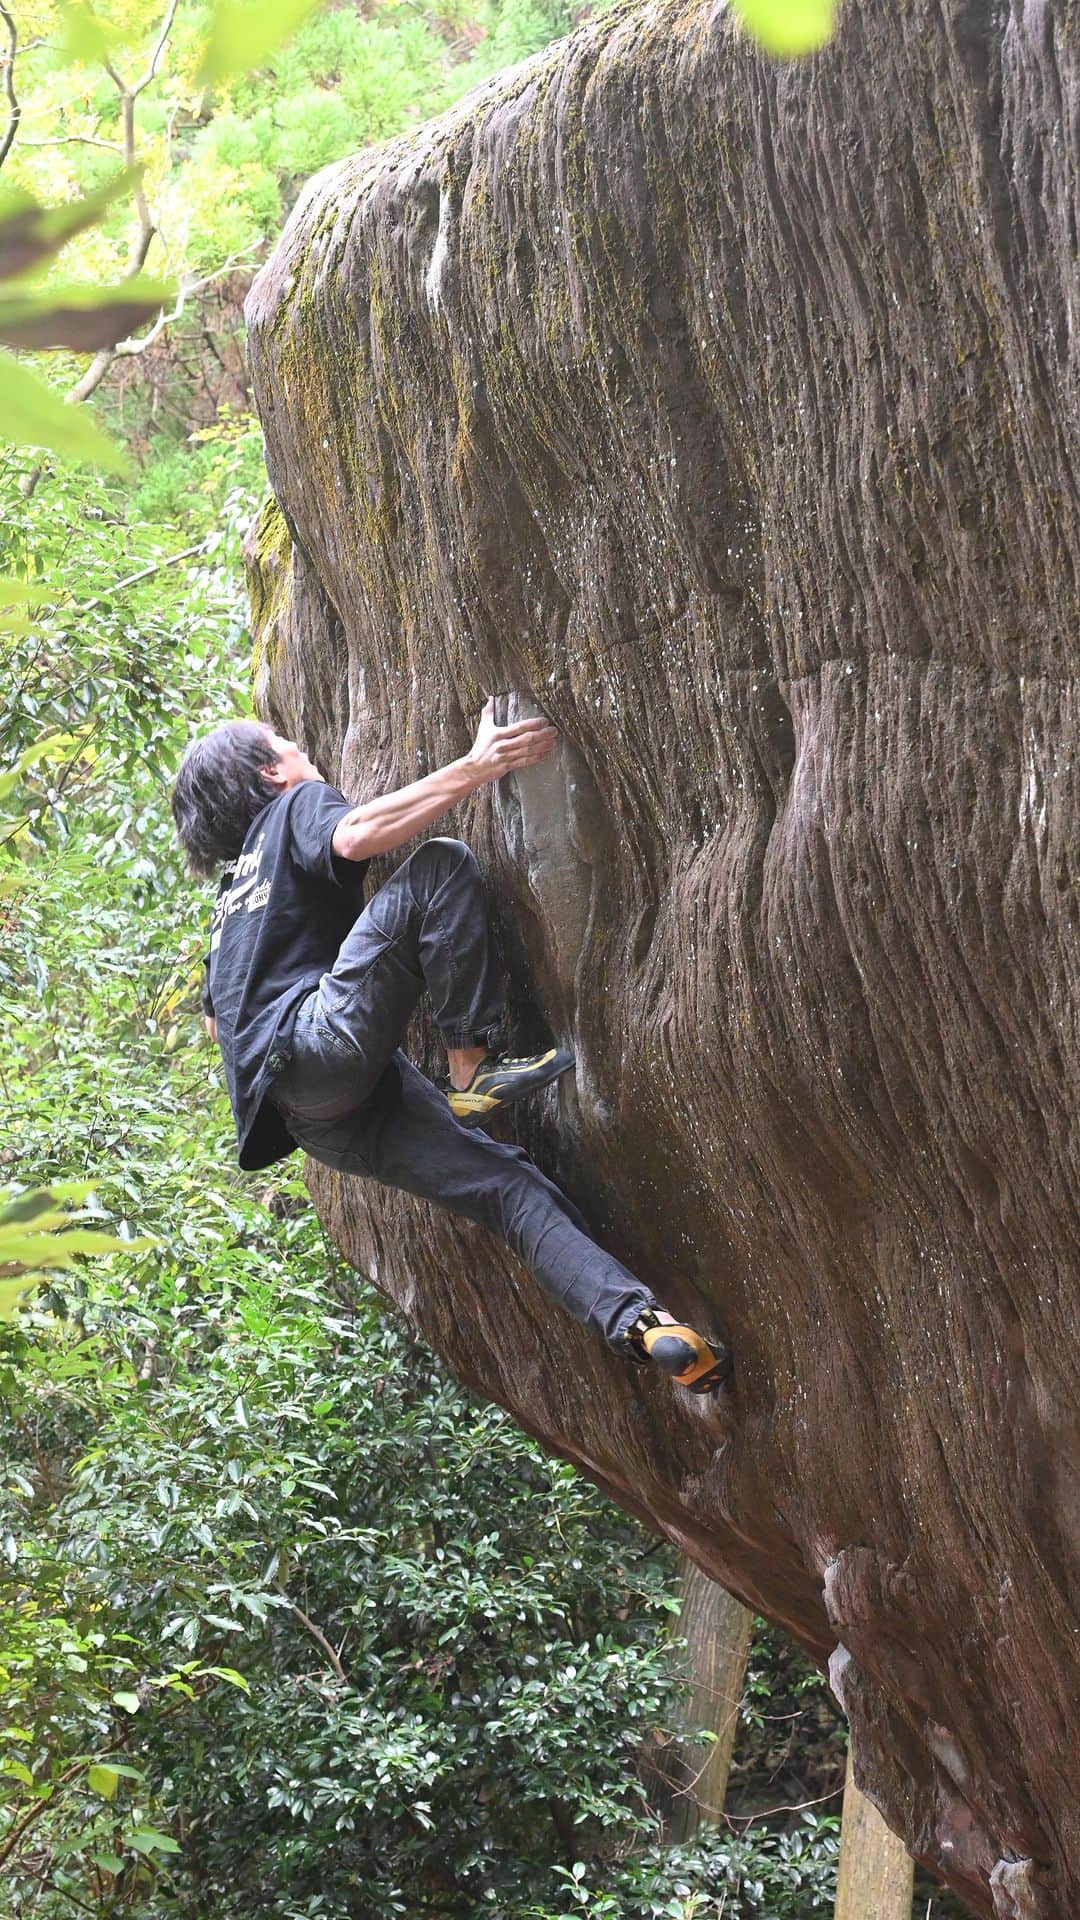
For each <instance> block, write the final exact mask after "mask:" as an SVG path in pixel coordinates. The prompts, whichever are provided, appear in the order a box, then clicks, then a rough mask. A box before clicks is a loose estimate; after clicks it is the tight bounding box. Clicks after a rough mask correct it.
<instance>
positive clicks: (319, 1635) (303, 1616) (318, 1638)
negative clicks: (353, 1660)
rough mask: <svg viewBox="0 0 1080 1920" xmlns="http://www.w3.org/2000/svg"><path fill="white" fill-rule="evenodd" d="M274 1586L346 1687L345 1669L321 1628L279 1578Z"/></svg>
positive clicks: (347, 1682)
mask: <svg viewBox="0 0 1080 1920" xmlns="http://www.w3.org/2000/svg"><path fill="white" fill-rule="evenodd" d="M274 1587H275V1590H276V1591H277V1592H278V1593H280V1595H281V1597H282V1599H283V1600H284V1602H285V1604H286V1606H287V1607H288V1608H289V1611H290V1612H291V1613H293V1614H295V1615H296V1618H297V1619H298V1620H299V1622H300V1624H301V1626H302V1627H306V1629H307V1631H308V1633H310V1635H311V1637H312V1639H313V1640H314V1641H315V1642H316V1644H317V1645H318V1646H320V1647H321V1648H322V1650H323V1652H324V1653H325V1655H326V1657H327V1659H328V1660H329V1662H330V1665H331V1667H332V1668H333V1670H334V1672H335V1674H336V1675H337V1677H338V1679H339V1680H340V1681H341V1683H342V1685H343V1686H346V1687H347V1686H348V1684H349V1678H348V1675H347V1673H346V1672H345V1669H344V1667H343V1666H342V1664H341V1661H340V1659H339V1657H338V1655H337V1653H336V1652H335V1651H334V1648H333V1647H332V1646H331V1644H330V1642H329V1640H328V1639H327V1637H326V1635H325V1633H324V1632H323V1630H322V1628H321V1627H319V1626H316V1624H315V1622H314V1620H313V1619H312V1618H311V1615H310V1614H307V1613H305V1612H304V1609H303V1607H298V1606H297V1604H296V1601H295V1600H294V1599H293V1598H292V1596H291V1595H290V1594H288V1593H286V1591H285V1589H284V1587H283V1586H282V1584H281V1582H280V1580H275V1581H274Z"/></svg>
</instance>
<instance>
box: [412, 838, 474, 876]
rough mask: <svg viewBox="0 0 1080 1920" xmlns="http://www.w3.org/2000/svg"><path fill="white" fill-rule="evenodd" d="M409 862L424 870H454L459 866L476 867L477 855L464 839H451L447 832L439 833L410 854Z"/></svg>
mask: <svg viewBox="0 0 1080 1920" xmlns="http://www.w3.org/2000/svg"><path fill="white" fill-rule="evenodd" d="M409 864H410V866H415V867H419V868H420V869H421V871H423V872H427V871H429V870H432V869H438V870H440V871H442V870H447V871H453V870H454V869H456V868H458V867H475V866H476V855H475V854H474V852H473V850H472V848H471V847H469V846H467V845H466V844H465V841H464V840H451V839H450V838H448V837H447V836H446V835H445V834H440V833H437V834H434V835H433V836H432V838H431V839H430V840H425V841H424V842H423V844H422V846H419V847H417V849H416V852H415V853H413V854H410V855H409Z"/></svg>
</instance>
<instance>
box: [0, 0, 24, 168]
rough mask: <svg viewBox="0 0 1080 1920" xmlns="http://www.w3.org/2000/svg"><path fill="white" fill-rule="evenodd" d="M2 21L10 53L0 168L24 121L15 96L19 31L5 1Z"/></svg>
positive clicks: (0, 15)
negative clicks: (5, 117) (6, 120)
mask: <svg viewBox="0 0 1080 1920" xmlns="http://www.w3.org/2000/svg"><path fill="white" fill-rule="evenodd" d="M0 20H3V22H4V25H5V26H6V27H7V31H8V52H7V57H6V59H5V60H4V62H3V67H4V92H5V93H6V94H7V98H8V123H7V128H6V130H5V133H4V137H3V140H0V167H2V166H3V164H4V161H5V160H6V159H7V157H8V154H9V153H10V152H11V147H12V142H13V141H14V139H15V135H16V133H17V132H18V129H19V121H20V120H21V119H22V108H21V107H20V105H19V102H18V99H17V97H16V94H15V55H16V53H17V52H18V46H19V36H18V30H17V28H16V26H15V21H14V18H13V16H12V13H11V9H10V7H7V6H5V5H4V4H3V0H0Z"/></svg>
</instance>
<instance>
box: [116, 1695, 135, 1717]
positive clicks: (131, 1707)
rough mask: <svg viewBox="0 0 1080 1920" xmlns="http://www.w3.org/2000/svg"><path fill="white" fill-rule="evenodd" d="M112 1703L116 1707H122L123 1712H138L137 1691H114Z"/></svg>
mask: <svg viewBox="0 0 1080 1920" xmlns="http://www.w3.org/2000/svg"><path fill="white" fill-rule="evenodd" d="M113 1704H114V1706H117V1707H123V1709H124V1712H125V1713H138V1711H139V1696H138V1694H137V1693H123V1692H121V1693H114V1694H113Z"/></svg>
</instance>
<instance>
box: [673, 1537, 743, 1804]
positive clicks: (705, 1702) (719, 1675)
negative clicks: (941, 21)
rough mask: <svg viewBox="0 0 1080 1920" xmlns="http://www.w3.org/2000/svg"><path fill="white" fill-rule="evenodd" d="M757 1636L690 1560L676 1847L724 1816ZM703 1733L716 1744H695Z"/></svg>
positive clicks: (682, 1615)
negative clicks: (748, 1664)
mask: <svg viewBox="0 0 1080 1920" xmlns="http://www.w3.org/2000/svg"><path fill="white" fill-rule="evenodd" d="M753 1630H754V1616H753V1614H752V1613H750V1612H749V1610H748V1609H747V1608H746V1607H744V1606H742V1605H741V1604H740V1602H739V1601H738V1600H736V1599H734V1598H733V1597H732V1595H731V1594H730V1593H725V1592H724V1589H723V1587H718V1586H717V1584H716V1581H715V1580H710V1579H709V1576H708V1574H707V1573H702V1571H701V1568H700V1567H697V1566H695V1565H694V1562H693V1561H692V1560H684V1561H683V1572H682V1605H681V1607H680V1609H679V1626H678V1631H679V1633H680V1634H681V1635H682V1637H683V1639H685V1641H686V1643H687V1661H688V1666H689V1671H690V1679H691V1693H690V1697H689V1700H688V1702H687V1708H686V1726H687V1730H688V1735H689V1737H688V1738H687V1740H686V1742H685V1744H684V1745H683V1747H682V1751H681V1754H680V1763H681V1764H680V1773H681V1774H683V1775H684V1779H685V1784H684V1785H683V1786H682V1787H681V1788H680V1791H679V1792H678V1794H677V1795H676V1797H675V1799H674V1801H673V1803H672V1808H671V1813H670V1815H669V1818H668V1822H667V1828H668V1834H669V1837H670V1838H671V1839H672V1840H673V1841H677V1840H689V1839H690V1838H691V1836H692V1835H693V1834H694V1833H695V1832H696V1831H697V1828H698V1827H699V1826H701V1825H705V1826H715V1825H716V1823H717V1821H718V1820H719V1819H720V1817H721V1815H722V1814H723V1811H724V1801H725V1798H726V1796H727V1783H728V1773H729V1771H730V1768H731V1752H732V1748H733V1747H734V1745H735V1734H736V1731H737V1729H738V1724H739V1705H740V1702H741V1700H742V1694H743V1681H744V1679H745V1676H746V1662H747V1658H748V1656H749V1653H750V1640H751V1636H752V1634H753ZM699 1729H702V1730H705V1731H707V1732H709V1733H712V1734H715V1736H716V1738H715V1740H712V1741H708V1742H706V1741H700V1740H698V1741H695V1740H694V1739H693V1737H692V1735H693V1732H695V1731H697V1730H699Z"/></svg>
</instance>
